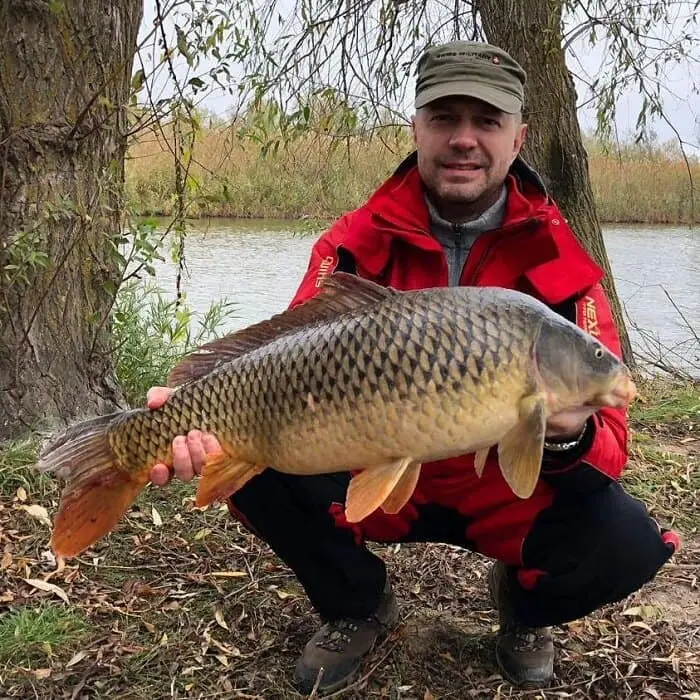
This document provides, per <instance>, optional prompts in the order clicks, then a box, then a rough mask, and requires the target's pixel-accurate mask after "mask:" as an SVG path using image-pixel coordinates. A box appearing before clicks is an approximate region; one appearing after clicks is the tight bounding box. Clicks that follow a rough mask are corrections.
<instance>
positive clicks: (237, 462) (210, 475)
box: [196, 451, 267, 508]
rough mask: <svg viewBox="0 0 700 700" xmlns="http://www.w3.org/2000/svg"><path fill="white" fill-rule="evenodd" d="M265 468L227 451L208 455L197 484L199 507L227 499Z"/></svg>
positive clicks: (197, 502)
mask: <svg viewBox="0 0 700 700" xmlns="http://www.w3.org/2000/svg"><path fill="white" fill-rule="evenodd" d="M265 469H267V467H264V466H261V465H259V464H253V463H252V462H246V461H243V460H241V459H238V458H236V457H232V456H231V455H230V454H228V453H227V452H226V451H223V452H217V453H215V454H210V455H207V458H206V460H205V462H204V467H203V468H202V477H201V479H200V480H199V484H198V485H197V500H196V505H197V507H198V508H201V507H202V506H207V505H209V504H210V503H214V502H215V501H225V500H226V499H227V498H228V497H229V496H231V495H232V494H234V493H236V491H238V490H239V489H242V488H243V487H244V486H245V485H246V484H247V483H248V482H249V481H250V480H251V479H252V478H253V477H254V476H257V475H258V474H260V473H261V472H264V471H265Z"/></svg>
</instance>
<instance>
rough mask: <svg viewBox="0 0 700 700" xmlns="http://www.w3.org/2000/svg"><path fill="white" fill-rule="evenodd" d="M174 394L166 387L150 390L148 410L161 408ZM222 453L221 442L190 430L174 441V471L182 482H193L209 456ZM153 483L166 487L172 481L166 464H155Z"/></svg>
mask: <svg viewBox="0 0 700 700" xmlns="http://www.w3.org/2000/svg"><path fill="white" fill-rule="evenodd" d="M172 393H173V390H172V389H169V388H168V387H164V386H154V387H152V388H151V389H149V390H148V394H147V396H146V405H147V406H148V408H152V409H153V408H160V407H161V406H162V405H163V404H164V403H165V402H166V401H167V400H168V398H169V397H170V394H172ZM217 452H221V445H219V441H218V440H217V439H216V438H215V437H214V436H213V435H210V434H209V433H202V432H201V431H200V430H190V432H189V433H187V435H186V436H185V435H178V436H177V437H176V438H175V439H174V440H173V465H172V466H173V471H174V472H175V476H176V477H177V478H178V479H180V480H181V481H192V479H194V477H195V474H201V473H202V467H203V466H204V460H205V458H206V456H207V455H208V454H215V453H217ZM150 476H151V481H152V482H153V483H154V484H155V485H156V486H165V484H167V483H168V482H169V481H170V477H171V472H170V469H169V467H168V466H167V465H166V464H155V465H153V469H151V475H150Z"/></svg>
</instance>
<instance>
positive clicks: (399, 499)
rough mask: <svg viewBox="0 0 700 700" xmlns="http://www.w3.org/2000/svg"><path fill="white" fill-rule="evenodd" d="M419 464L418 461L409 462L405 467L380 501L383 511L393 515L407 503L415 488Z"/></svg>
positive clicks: (418, 474)
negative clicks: (394, 484) (389, 491)
mask: <svg viewBox="0 0 700 700" xmlns="http://www.w3.org/2000/svg"><path fill="white" fill-rule="evenodd" d="M421 466H422V465H421V463H420V462H411V463H410V464H409V465H408V466H407V467H406V469H405V470H404V472H403V474H402V475H401V477H400V478H399V480H398V482H397V484H396V486H394V488H393V489H392V491H391V493H390V494H389V495H388V496H387V497H386V499H384V503H382V510H383V511H384V512H385V513H389V514H390V515H395V514H396V513H398V512H399V511H400V510H401V509H402V508H403V507H404V506H405V505H406V504H407V503H408V501H409V500H410V498H411V496H412V495H413V492H414V491H415V490H416V484H417V483H418V477H419V476H420V468H421Z"/></svg>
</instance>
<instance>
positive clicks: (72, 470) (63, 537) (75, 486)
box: [36, 412, 147, 557]
mask: <svg viewBox="0 0 700 700" xmlns="http://www.w3.org/2000/svg"><path fill="white" fill-rule="evenodd" d="M116 416H124V413H123V412H122V413H114V414H111V415H108V416H101V417H99V418H94V419H92V420H88V421H84V422H82V423H79V424H77V425H75V426H73V427H72V428H69V429H68V430H67V431H66V432H65V433H63V435H61V436H60V437H59V438H58V439H57V440H55V441H54V442H53V443H51V444H50V445H49V446H48V447H47V448H46V449H45V450H44V451H43V452H42V454H41V456H40V458H39V461H38V462H37V465H36V468H37V470H38V471H40V472H43V473H55V474H57V475H58V476H60V477H61V478H62V479H64V480H65V481H66V486H65V488H64V490H63V493H62V495H61V504H60V507H59V511H58V514H57V515H56V519H55V521H54V528H53V535H52V537H51V547H52V548H53V550H54V552H55V553H56V554H57V555H59V556H62V557H74V556H76V555H78V554H80V553H81V552H82V551H84V550H85V549H87V548H88V547H89V546H90V545H91V544H93V543H94V542H96V541H97V540H98V539H100V537H102V536H103V535H105V534H107V533H108V532H109V531H110V530H112V529H113V528H114V526H115V525H116V524H117V522H118V521H119V519H120V518H121V517H122V515H123V514H124V513H125V512H126V510H127V509H128V508H129V506H130V505H131V504H132V503H133V502H134V500H136V496H138V494H139V492H140V491H141V490H142V489H143V488H144V486H145V485H146V480H147V475H144V477H143V478H142V479H141V480H136V479H134V477H133V476H132V475H131V474H129V473H127V472H125V471H124V470H122V469H120V468H119V467H120V464H119V460H118V458H117V456H116V455H115V454H114V452H113V451H112V448H111V446H110V442H109V428H110V425H111V424H112V421H113V420H114V419H115V417H116Z"/></svg>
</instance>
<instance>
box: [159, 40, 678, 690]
mask: <svg viewBox="0 0 700 700" xmlns="http://www.w3.org/2000/svg"><path fill="white" fill-rule="evenodd" d="M524 82H525V73H524V71H523V70H522V68H521V67H520V66H519V65H518V64H517V63H516V62H515V61H514V60H513V59H512V58H511V57H510V56H509V55H508V54H507V53H506V52H504V51H503V50H501V49H499V48H497V47H495V46H490V45H487V44H481V43H467V42H454V43H450V44H446V45H442V46H436V47H433V48H430V49H428V50H427V51H426V52H425V54H424V55H423V56H422V58H421V59H420V61H419V63H418V70H417V82H416V99H415V106H416V114H415V116H414V118H413V122H412V123H413V136H414V141H415V147H416V152H415V153H414V154H412V155H411V156H410V157H409V158H408V159H406V160H405V161H404V162H403V163H402V164H401V165H400V166H399V167H398V169H397V170H396V172H395V173H394V175H393V176H392V177H391V178H389V180H388V181H387V182H385V183H384V184H383V185H382V186H381V187H380V188H379V189H378V190H377V192H375V193H374V194H373V195H372V196H371V197H370V198H369V200H368V201H367V203H366V204H365V205H364V206H362V207H360V208H359V209H358V210H356V211H354V212H351V213H349V214H347V215H346V216H344V217H342V218H341V219H340V220H339V221H338V222H337V223H336V224H335V225H334V226H333V227H332V228H331V229H330V230H329V231H328V232H326V233H325V234H324V235H323V236H321V238H320V239H319V240H318V241H317V242H316V244H315V246H314V248H313V252H312V255H311V261H310V264H309V267H308V270H307V272H306V275H305V277H304V279H303V281H302V283H301V286H300V288H299V291H298V292H297V294H296V296H295V298H294V300H293V301H292V305H296V304H299V303H301V302H303V301H304V300H306V299H308V298H310V297H312V296H313V295H314V294H316V293H317V292H318V290H319V286H320V281H321V280H322V278H323V277H324V275H327V274H329V273H332V272H333V271H335V270H344V271H347V272H352V273H355V274H358V275H360V276H362V277H365V278H369V279H372V280H374V281H378V282H380V283H382V284H385V285H390V286H392V287H395V288H398V289H415V288H420V287H431V286H441V285H442V286H444V285H448V284H449V285H457V284H462V285H495V286H502V287H510V288H516V289H519V290H521V291H524V292H527V293H529V294H532V295H534V296H535V297H537V298H539V299H541V300H543V301H544V302H545V303H547V304H548V305H549V306H551V307H552V308H554V309H555V310H556V311H558V312H559V313H561V314H562V315H564V316H566V317H567V318H569V319H570V320H572V321H574V322H576V323H578V324H579V325H581V326H582V327H583V328H584V329H585V330H587V331H588V332H590V333H592V334H594V335H597V336H598V337H599V338H600V340H601V341H602V342H603V343H605V344H606V345H607V346H608V347H609V348H610V349H611V350H612V351H613V352H615V353H617V354H619V352H620V347H619V341H618V336H617V332H616V329H615V327H614V324H613V321H612V317H611V313H610V309H609V306H608V303H607V301H606V299H605V296H604V294H603V291H602V289H601V286H600V280H601V278H602V272H601V271H600V269H599V268H598V266H597V265H595V263H594V262H593V261H592V260H591V259H590V258H589V257H588V255H587V254H586V253H585V252H584V250H583V248H582V247H581V246H580V245H579V244H578V243H577V241H576V239H575V238H574V236H573V234H572V232H571V230H570V229H569V227H568V226H567V223H566V220H565V219H564V217H563V216H562V215H561V213H560V212H559V210H558V209H557V207H556V205H555V204H554V203H553V202H552V201H551V199H550V198H549V197H548V196H547V193H546V191H545V189H544V186H543V184H542V182H541V180H540V179H539V177H538V176H537V174H536V173H535V172H533V171H532V170H531V169H530V168H529V167H528V166H527V165H526V164H525V163H524V162H523V161H522V160H521V159H520V158H519V157H518V153H519V151H520V148H521V146H522V144H523V141H524V139H525V134H526V130H527V126H526V125H525V124H523V123H522V121H521V109H522V106H523V89H524ZM166 397H167V390H163V389H160V388H157V389H154V390H152V392H151V394H150V396H149V405H150V406H151V407H156V406H158V405H160V404H162V402H163V401H164V400H165V398H166ZM545 447H546V449H545V457H544V460H543V471H542V476H541V478H540V482H539V483H538V486H537V488H536V490H535V492H534V494H533V495H532V496H531V497H530V498H529V499H526V500H520V499H518V498H517V497H516V496H515V495H513V493H512V492H511V491H510V489H509V488H508V486H507V485H506V484H505V482H504V480H503V478H502V476H501V474H500V472H499V469H498V466H497V464H496V461H495V458H494V455H492V456H491V457H490V459H489V461H488V463H487V465H486V468H485V470H484V474H483V477H482V478H481V479H478V478H477V477H476V475H475V472H474V468H473V455H466V456H464V457H460V458H456V459H450V460H444V461H441V462H437V463H433V464H426V465H424V466H423V469H422V472H421V477H420V480H419V482H418V485H417V488H416V491H415V493H414V495H413V497H412V498H411V500H410V502H409V503H408V504H407V505H406V506H405V507H404V508H403V509H402V510H401V512H400V513H398V514H397V515H387V514H385V513H384V512H383V511H381V510H377V511H375V512H374V513H373V514H371V515H370V516H369V517H368V518H366V519H365V520H364V521H363V522H361V523H359V524H355V525H350V524H348V523H347V522H346V521H345V519H344V515H343V507H342V504H343V503H344V501H345V491H346V488H347V485H348V481H349V478H350V477H349V475H348V474H332V475H321V476H307V477H300V476H292V475H287V474H282V473H279V472H276V471H274V470H272V469H268V470H266V471H265V472H263V473H262V474H260V475H259V476H257V477H256V478H254V479H253V480H252V481H250V482H249V483H248V484H246V486H245V487H244V488H243V489H241V490H240V491H239V492H237V493H236V494H235V495H234V496H233V497H232V498H231V499H230V504H229V505H230V510H231V513H232V514H233V515H234V516H235V517H237V518H239V519H240V520H241V521H242V522H243V523H245V524H246V525H247V526H248V527H249V528H250V529H251V530H252V531H253V532H255V533H256V534H258V535H259V536H260V537H262V538H263V539H264V540H266V541H267V542H268V543H269V544H270V546H271V547H272V549H273V550H274V551H275V552H276V553H277V554H278V555H279V556H280V558H281V559H283V560H284V561H285V562H286V563H287V564H288V565H289V566H290V567H291V569H292V570H293V571H294V573H295V574H296V576H297V577H298V579H299V581H300V582H301V584H302V585H303V586H304V588H305V590H306V592H307V594H308V596H309V598H310V599H311V601H312V603H313V605H314V607H315V608H316V610H317V611H318V613H319V615H320V617H321V618H322V620H323V621H324V624H323V625H322V627H321V628H320V629H319V631H318V632H317V633H316V634H315V635H314V636H313V637H312V639H311V640H310V641H309V643H308V644H307V645H306V647H305V649H304V651H303V653H302V655H301V657H300V659H299V661H298V663H297V668H296V680H297V683H298V686H299V688H300V690H302V691H303V692H309V691H311V689H312V688H313V686H314V682H315V681H316V680H317V677H318V675H319V673H320V672H321V671H322V676H321V681H320V686H319V690H320V691H322V692H331V691H333V690H336V689H338V688H340V687H342V686H344V685H345V684H347V683H348V682H349V681H350V680H351V679H352V678H353V677H354V675H355V674H356V672H357V671H358V669H359V667H360V664H361V661H362V659H363V657H364V656H365V655H366V654H367V653H368V652H369V651H370V650H371V648H372V646H373V644H374V643H375V642H376V641H377V639H378V638H379V637H380V636H382V635H383V634H385V633H386V632H387V630H388V629H390V628H391V627H392V625H394V624H395V623H396V621H397V618H398V609H397V605H396V600H395V598H394V594H393V592H392V590H391V585H390V583H389V579H388V577H387V574H386V569H385V566H384V563H383V562H382V561H381V560H380V559H379V558H378V557H376V556H375V555H374V554H372V553H371V552H369V550H368V549H366V547H365V546H364V542H365V541H385V542H386V541H434V542H446V543H450V544H455V545H460V546H463V547H465V548H468V549H471V550H474V551H477V552H480V553H482V554H484V555H486V556H489V557H492V558H493V559H495V560H497V562H498V563H496V564H495V565H494V566H493V568H492V569H491V573H490V577H489V589H490V592H491V596H492V598H493V600H494V603H495V604H496V606H497V607H498V610H499V617H500V631H499V633H498V640H497V661H498V663H499V666H500V668H501V670H502V672H503V674H504V675H505V676H506V677H507V678H509V679H510V680H511V681H512V682H514V683H516V684H534V685H539V684H543V683H546V682H547V681H549V680H550V678H551V677H552V675H553V658H554V651H553V646H552V637H551V633H550V630H549V626H551V625H553V624H559V623H563V622H565V621H568V620H573V619H576V618H578V617H581V616H583V615H586V614H588V613H590V612H591V611H593V610H595V609H596V608H598V607H600V606H601V605H603V604H606V603H609V602H612V601H617V600H620V599H621V598H623V597H624V596H626V595H628V594H630V593H632V592H633V591H635V590H637V589H638V588H639V587H640V586H642V585H643V584H644V583H645V582H646V581H648V580H650V579H651V578H652V577H653V576H654V575H655V574H656V572H657V571H658V569H659V568H660V567H661V566H662V565H663V563H664V562H665V561H666V560H667V559H668V558H669V557H670V556H671V554H672V553H673V551H674V549H675V547H676V545H677V539H676V538H675V535H674V534H673V533H670V532H666V531H660V529H659V528H658V526H657V525H656V523H655V522H654V521H653V520H652V519H651V518H650V517H649V515H648V514H647V512H646V509H645V508H644V506H643V505H642V504H641V503H639V502H638V501H635V500H634V499H632V498H631V497H630V496H629V495H627V494H626V493H625V491H624V490H623V489H622V488H621V487H620V486H619V484H618V483H617V482H616V479H617V477H618V476H619V475H620V473H621V471H622V469H623V467H624V465H625V463H626V461H627V416H626V412H625V411H624V410H623V409H613V408H603V409H601V410H600V411H598V412H597V413H595V414H594V413H593V411H592V410H591V409H590V408H587V407H582V408H581V409H578V410H574V411H569V412H567V413H564V414H560V415H556V416H552V418H551V419H550V421H549V423H548V426H547V441H546V443H545ZM217 450H218V445H217V443H216V440H215V439H214V438H213V437H212V436H208V435H205V436H202V435H201V434H200V433H197V432H193V433H191V434H190V435H189V436H187V438H185V437H184V436H182V437H179V438H176V440H175V442H174V447H173V452H174V458H173V466H174V472H175V474H176V475H177V476H178V477H179V478H181V479H184V480H186V481H187V480H190V479H191V478H193V476H194V474H195V473H199V472H200V470H201V465H202V462H203V460H204V457H205V454H206V453H208V452H214V451H217ZM151 478H152V481H153V482H154V483H156V484H164V483H166V482H167V481H168V478H169V470H168V468H167V467H166V466H165V465H157V466H156V467H154V469H153V472H152V475H151Z"/></svg>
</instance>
